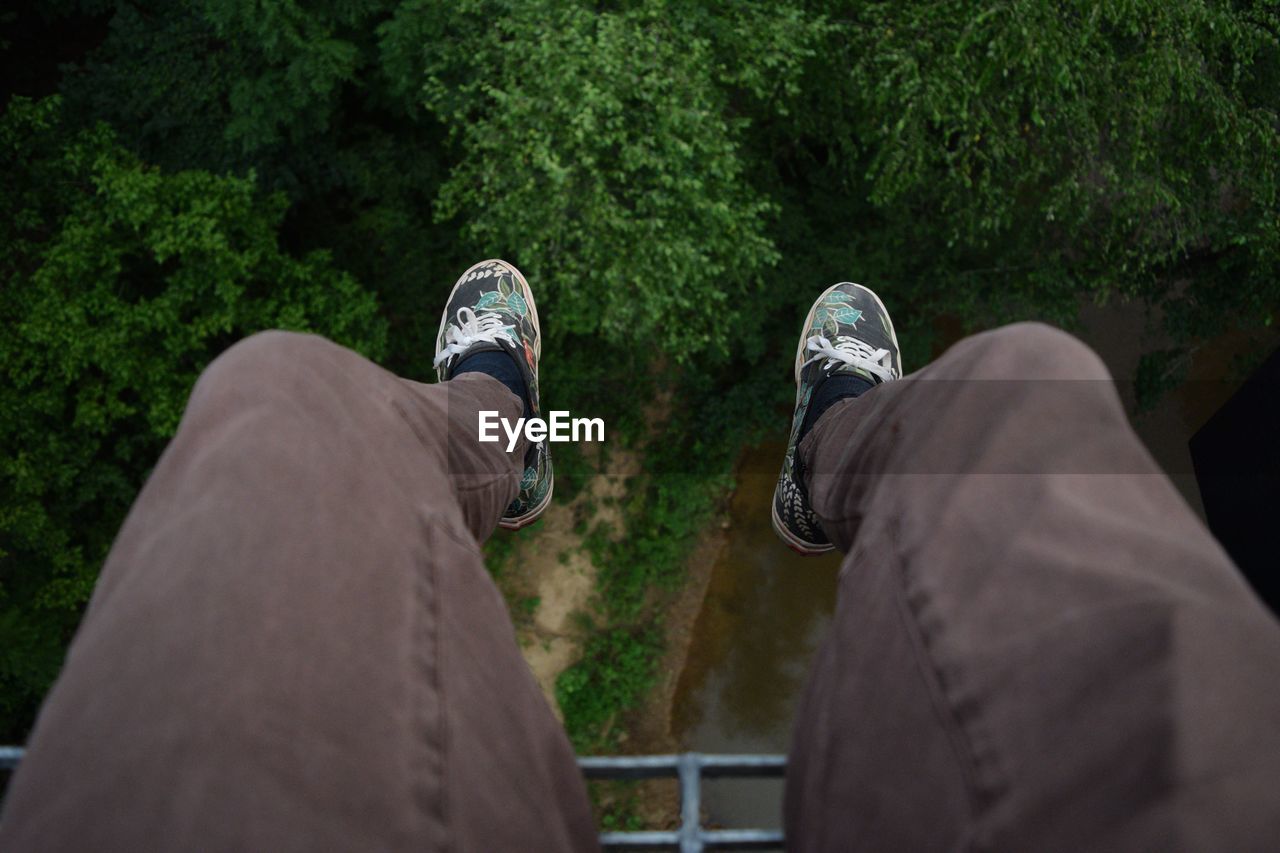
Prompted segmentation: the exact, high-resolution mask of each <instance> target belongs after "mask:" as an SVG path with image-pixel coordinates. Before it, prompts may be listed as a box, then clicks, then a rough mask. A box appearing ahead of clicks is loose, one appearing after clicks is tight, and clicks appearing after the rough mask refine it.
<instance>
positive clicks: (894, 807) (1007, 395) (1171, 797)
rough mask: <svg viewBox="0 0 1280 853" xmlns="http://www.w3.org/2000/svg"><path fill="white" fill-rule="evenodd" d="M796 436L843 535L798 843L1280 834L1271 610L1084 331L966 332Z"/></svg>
mask: <svg viewBox="0 0 1280 853" xmlns="http://www.w3.org/2000/svg"><path fill="white" fill-rule="evenodd" d="M799 458H800V460H801V463H802V467H803V469H804V472H805V477H806V484H807V488H808V493H809V498H810V500H811V504H812V508H813V511H814V512H815V513H816V516H817V517H818V519H819V520H820V523H821V527H822V528H823V530H824V531H825V533H826V536H827V537H829V539H830V541H831V542H832V543H833V544H834V545H835V547H837V548H839V549H840V550H842V551H844V552H846V554H847V556H846V558H845V561H844V566H843V569H842V571H841V576H840V590H839V599H838V604H837V611H836V615H835V619H834V623H833V627H832V630H831V634H830V636H829V637H828V639H827V640H826V642H825V644H824V646H823V648H822V649H821V651H820V653H819V656H818V658H817V660H816V662H815V664H814V667H813V670H812V672H811V674H810V678H809V682H808V686H807V688H806V692H805V694H804V697H803V699H802V703H801V707H800V710H799V713H798V717H797V723H796V728H795V738H794V743H793V747H792V752H791V763H790V766H789V768H788V783H787V793H786V827H787V833H788V838H789V842H790V846H792V847H793V848H794V849H797V850H815V849H822V850H856V849H864V850H955V849H969V848H980V849H997V850H1040V851H1043V850H1072V851H1075V850H1175V849H1177V850H1233V851H1246V850H1264V849H1274V845H1275V842H1276V839H1277V838H1280V790H1278V789H1277V786H1276V782H1277V780H1280V629H1278V627H1277V623H1276V622H1275V620H1274V619H1273V618H1272V617H1271V615H1270V614H1269V613H1268V612H1266V611H1265V609H1264V608H1263V607H1262V606H1261V604H1260V603H1259V601H1258V600H1257V599H1256V597H1255V596H1254V595H1253V594H1252V592H1251V591H1250V590H1249V589H1248V588H1247V586H1246V584H1245V582H1244V581H1243V580H1242V578H1241V577H1240V575H1239V574H1238V572H1237V571H1236V570H1235V568H1234V567H1233V566H1232V564H1231V563H1230V561H1229V559H1228V558H1227V556H1226V555H1225V553H1224V552H1223V551H1222V549H1221V548H1220V547H1219V546H1218V544H1217V543H1216V542H1215V541H1214V540H1213V539H1212V537H1211V536H1210V535H1209V533H1208V532H1207V531H1206V530H1205V528H1204V526H1203V525H1202V524H1201V523H1200V522H1199V520H1198V519H1196V518H1195V516H1194V515H1193V514H1192V513H1191V511H1190V510H1189V509H1188V507H1187V506H1186V504H1185V503H1184V502H1183V500H1182V499H1181V498H1180V496H1179V495H1178V494H1177V493H1176V492H1175V490H1174V489H1173V487H1172V485H1171V484H1170V483H1169V482H1168V480H1167V478H1165V477H1164V476H1163V474H1162V473H1161V472H1160V471H1159V469H1158V468H1157V466H1156V465H1155V464H1154V462H1153V461H1152V460H1151V458H1150V457H1149V455H1148V454H1147V452H1146V451H1145V449H1144V448H1143V447H1142V445H1141V443H1140V442H1139V440H1138V438H1137V437H1136V436H1135V435H1134V433H1133V431H1132V429H1131V428H1130V426H1129V424H1128V422H1127V420H1126V417H1125V414H1124V411H1123V408H1122V406H1121V404H1120V401H1119V398H1118V396H1117V394H1116V392H1115V390H1114V388H1113V386H1112V383H1111V382H1110V378H1109V376H1108V374H1107V371H1106V369H1105V368H1104V367H1103V365H1102V363H1101V362H1100V360H1099V359H1098V358H1097V356H1096V355H1094V354H1093V353H1092V352H1091V351H1090V350H1089V349H1088V348H1087V347H1085V346H1084V345H1083V344H1081V343H1079V342H1078V341H1077V340H1075V339H1074V338H1071V337H1070V336H1068V335H1066V334H1064V333H1062V332H1059V331H1056V330H1053V329H1050V328H1049V327H1046V326H1041V325H1035V324H1022V325H1017V326H1011V327H1007V328H1004V329H1000V330H997V331H994V332H989V333H986V334H982V335H977V336H975V337H972V338H969V339H967V340H965V341H963V342H961V343H959V344H957V345H956V346H955V347H953V348H952V349H951V350H949V351H948V352H947V353H946V354H945V355H944V356H943V357H942V358H940V359H939V360H938V361H936V362H935V363H934V364H932V365H930V366H929V367H927V368H925V369H924V370H922V371H920V372H919V373H917V374H916V375H914V376H912V377H908V378H907V379H905V380H902V381H896V382H885V383H883V384H879V385H877V386H876V387H874V388H873V389H872V390H870V391H867V392H866V393H865V394H863V395H862V396H859V397H857V398H852V399H847V400H844V401H842V402H840V403H837V404H836V405H834V406H833V407H832V408H831V409H830V410H829V411H827V413H826V414H825V415H824V416H823V417H822V418H821V419H820V420H819V421H818V422H817V423H816V425H814V427H813V429H812V431H811V432H810V433H809V434H808V435H807V436H806V437H805V438H804V440H803V442H801V444H800V451H799Z"/></svg>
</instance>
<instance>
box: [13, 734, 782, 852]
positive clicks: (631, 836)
mask: <svg viewBox="0 0 1280 853" xmlns="http://www.w3.org/2000/svg"><path fill="white" fill-rule="evenodd" d="M22 754H23V750H22V748H21V747H15V746H0V770H13V769H15V768H16V767H17V766H18V763H19V762H20V761H21V760H22ZM578 766H579V767H580V768H581V769H582V775H583V776H584V777H586V778H587V779H615V780H628V779H629V780H636V779H661V778H671V777H674V778H676V779H678V780H679V782H680V828H679V829H676V830H657V831H649V832H604V833H601V835H600V844H601V846H603V847H604V848H605V849H606V850H679V851H681V853H700V851H703V850H724V849H733V850H780V849H782V847H783V837H782V831H781V830H778V829H705V828H703V826H702V780H703V779H713V778H761V779H764V778H780V777H782V776H783V775H785V773H786V768H787V758H786V756H785V755H707V754H705V753H700V752H684V753H680V754H678V755H592V756H583V757H580V758H579V759H578Z"/></svg>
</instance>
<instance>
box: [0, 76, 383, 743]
mask: <svg viewBox="0 0 1280 853" xmlns="http://www.w3.org/2000/svg"><path fill="white" fill-rule="evenodd" d="M0 150H3V153H4V158H5V162H6V163H7V164H9V165H8V168H7V170H6V174H5V185H4V189H5V192H4V193H3V196H0V207H2V208H3V209H2V211H0V275H3V278H4V282H5V285H4V287H3V289H0V317H3V324H2V325H0V377H2V379H0V412H3V413H4V418H3V420H2V421H0V447H3V448H4V452H3V454H0V471H2V472H3V479H2V480H0V542H2V543H3V551H2V552H0V732H5V733H8V735H7V736H9V737H12V736H14V733H16V732H18V731H19V728H20V723H25V722H27V721H28V717H29V715H30V713H31V710H32V706H33V703H34V702H35V701H36V700H38V698H39V697H40V696H41V695H42V694H43V692H44V690H45V689H46V688H47V687H48V684H49V682H50V679H51V677H52V675H53V674H54V673H55V672H56V671H57V667H58V665H59V664H60V662H61V656H62V652H63V649H64V648H65V644H66V642H67V640H68V639H69V636H70V631H71V630H72V629H73V628H74V626H75V624H76V621H77V618H78V615H79V612H80V610H81V608H82V607H83V606H84V604H85V602H86V601H87V600H88V598H89V593H90V592H91V590H92V588H93V583H94V580H95V578H96V576H97V572H98V569H99V567H100V565H101V563H102V559H103V557H104V555H105V553H106V549H107V547H108V546H109V545H110V542H111V540H112V539H113V537H114V535H115V531H116V529H117V528H118V527H119V525H120V522H121V521H122V520H123V518H124V513H125V511H126V510H127V508H128V506H129V504H130V502H131V501H132V499H133V496H134V494H135V492H136V491H137V488H138V487H139V485H140V484H141V482H142V479H143V477H144V476H145V474H146V472H147V471H148V470H149V469H150V467H151V466H152V465H153V464H154V462H155V459H156V457H157V455H158V453H159V451H160V449H161V448H162V447H163V444H164V441H165V440H166V439H167V438H168V437H169V436H171V435H172V434H173V431H174V429H175V428H176V426H177V423H178V420H179V418H180V417H181V414H182V410H183V406H184V404H185V401H186V396H187V393H188V391H189V390H190V388H191V385H192V384H193V383H194V381H195V378H196V376H197V375H198V373H199V371H200V370H201V369H202V368H203V367H204V365H205V364H206V363H208V362H209V361H210V360H211V359H212V357H213V356H215V355H216V354H217V353H218V352H219V351H221V350H222V349H224V348H225V347H226V346H228V345H229V344H230V343H232V342H234V341H235V340H237V339H238V338H240V337H242V336H244V335H246V334H248V333H251V332H253V331H256V330H259V329H263V328H287V329H298V330H315V331H320V332H323V333H325V334H327V335H329V336H331V337H333V338H335V339H337V340H340V341H343V342H344V343H346V344H348V345H350V346H354V347H356V348H357V349H360V350H362V351H364V352H367V353H369V354H371V355H375V356H378V355H381V354H382V353H383V351H384V347H385V328H384V325H383V323H382V321H381V320H380V319H378V317H377V316H376V304H375V302H374V300H373V298H372V297H371V296H370V295H369V294H368V293H367V292H365V291H364V290H362V289H361V288H360V286H359V285H357V284H356V282H355V281H354V280H353V279H352V278H351V277H350V276H349V275H347V274H345V273H342V272H339V271H336V270H335V269H333V267H332V265H331V264H330V263H329V260H328V258H327V257H326V256H325V255H324V254H323V253H319V252H316V253H312V254H309V255H307V256H305V257H303V258H301V259H296V258H294V257H291V256H290V255H288V254H285V253H283V252H281V251H280V248H279V246H278V245H277V240H276V230H277V227H278V225H279V221H280V218H281V216H282V215H283V212H284V208H285V201H284V199H283V198H282V197H279V196H275V197H267V198H264V197H262V195H261V194H260V193H259V192H258V191H257V190H256V189H255V187H254V185H253V183H252V182H251V181H248V180H242V179H238V178H229V177H218V176H215V175H210V174H208V173H206V172H198V171H186V172H176V173H172V174H163V173H161V172H159V171H158V170H156V169H155V168H153V167H149V166H146V165H143V164H142V163H140V162H138V161H137V159H136V158H135V157H134V156H133V155H131V154H129V153H128V152H126V151H125V150H124V149H122V148H121V147H119V145H117V144H116V143H115V141H114V140H113V138H112V133H111V131H110V130H109V129H107V128H106V127H98V128H95V129H93V130H90V131H84V132H80V133H76V134H69V133H67V132H66V131H65V130H64V128H63V127H62V126H61V124H60V122H59V108H58V103H57V102H56V100H54V99H50V100H46V101H43V102H38V103H32V102H29V101H24V100H21V99H18V100H14V101H12V102H10V104H9V105H8V109H7V110H6V112H5V114H4V116H3V117H2V118H0Z"/></svg>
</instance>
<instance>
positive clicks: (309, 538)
mask: <svg viewBox="0 0 1280 853" xmlns="http://www.w3.org/2000/svg"><path fill="white" fill-rule="evenodd" d="M522 408H523V404H522V402H521V401H520V399H519V398H518V397H517V396H516V395H515V394H513V393H511V392H510V391H509V390H507V388H505V387H503V385H502V384H501V383H500V382H499V381H497V380H496V379H493V378H490V377H487V376H483V375H480V374H469V375H462V376H459V377H458V378H456V379H453V380H451V381H449V382H445V383H442V384H437V385H431V386H427V385H422V384H419V383H416V382H410V381H407V380H403V379H399V378H397V377H396V376H394V375H392V374H390V373H388V372H387V371H385V370H382V369H381V368H379V367H377V366H376V365H374V364H372V363H371V362H369V361H366V360H365V359H363V358H361V357H359V356H357V355H356V354H354V353H352V352H350V351H348V350H345V349H343V348H341V347H339V346H336V345H334V344H332V343H329V342H328V341H325V340H323V339H321V338H317V337H312V336H302V335H292V334H285V333H267V334H263V335H258V336H255V337H253V338H250V339H248V340H246V341H244V342H242V343H240V344H238V345H236V346H235V347H232V348H231V349H230V350H229V351H228V352H227V353H225V354H224V355H223V356H221V357H220V358H219V359H217V360H216V361H215V362H214V363H213V364H212V365H211V366H210V367H209V368H208V370H206V371H205V373H204V375H203V376H202V377H201V379H200V381H199V382H198V383H197V385H196V387H195V389H194V391H193V392H192V395H191V399H190V401H189V404H188V408H187V411H186V414H185V416H184V418H183V422H182V425H181V427H180V428H179V431H178V434H177V436H176V437H175V438H174V440H173V442H172V443H171V444H170V446H169V447H168V449H167V450H166V451H165V453H164V455H163V456H162V458H161V460H160V462H159V464H158V465H157V466H156V469H155V471H154V473H153V474H152V476H151V478H150V479H149V481H148V482H147V484H146V486H145V487H144V489H143V490H142V492H141V493H140V494H139V496H138V499H137V502H136V503H135V504H134V506H133V509H132V510H131V512H130V514H129V517H128V519H127V520H126V522H125V524H124V526H123V528H122V529H121V531H120V534H119V537H118V539H117V541H116V543H115V545H114V547H113V548H112V551H111V554H110V556H109V558H108V560H107V562H106V565H105V566H104V568H103V571H102V575H101V578H100V580H99V583H98V586H97V588H96V590H95V592H94V596H93V600H92V602H91V604H90V607H89V609H88V612H87V613H86V616H85V619H84V622H83V624H82V626H81V628H80V631H79V633H78V634H77V636H76V639H75V641H74V643H73V644H72V647H71V650H70V653H69V655H68V658H67V661H66V664H65V666H64V669H63V672H62V674H61V676H60V677H59V679H58V683H57V684H56V686H55V687H54V690H53V691H52V693H51V695H50V696H49V698H48V699H47V701H46V703H45V705H44V707H43V709H42V711H41V714H40V718H39V720H38V722H37V725H36V728H35V731H34V733H33V736H32V739H31V742H30V744H29V752H28V754H27V756H26V759H25V761H24V762H23V765H22V766H21V767H20V768H19V770H18V772H17V774H16V775H15V777H14V779H13V782H12V785H11V788H10V791H9V794H8V798H7V802H6V806H5V811H4V814H3V818H2V819H0V848H3V849H5V850H28V849H32V850H34V849H40V850H120V851H126V850H127V851H136V850H150V849H167V850H307V851H311V850H324V849H344V850H398V849H405V850H407V849H413V850H435V849H457V850H516V849H522V850H528V849H555V850H567V849H591V848H594V847H595V846H596V841H595V832H594V828H593V826H592V820H591V815H590V809H589V804H588V801H587V798H586V794H585V787H584V784H583V782H582V780H581V776H580V775H579V772H578V770H577V767H576V764H575V761H574V757H573V753H572V750H571V748H570V746H569V743H568V740H567V738H566V737H565V734H564V732H563V729H562V728H561V727H560V725H559V724H558V723H557V721H556V719H555V717H554V716H553V715H552V713H551V710H550V709H549V707H548V706H547V704H546V702H545V701H544V699H543V698H542V695H541V693H540V692H539V690H538V688H537V686H536V684H535V682H534V680H533V677H532V674H531V673H530V671H529V669H528V667H527V666H526V664H525V662H524V660H523V659H522V658H521V655H520V652H519V649H518V647H517V645H516V642H515V636H514V631H513V629H512V626H511V623H510V621H509V619H508V615H507V612H506V609H505V607H504V604H503V602H502V599H501V597H500V596H499V593H498V591H497V589H496V588H495V587H494V585H493V583H492V582H491V581H490V579H489V577H488V575H487V573H486V572H485V569H484V566H483V564H482V562H481V554H480V551H479V549H478V545H477V542H478V541H480V540H483V539H484V538H485V537H487V536H488V535H489V533H490V532H491V531H492V530H493V529H494V527H495V526H496V525H497V523H498V521H499V519H500V517H501V516H502V514H503V511H504V510H505V509H507V507H508V504H510V503H511V500H512V498H513V497H514V496H515V495H516V493H517V490H518V488H519V484H520V477H521V473H522V470H523V464H522V463H523V458H524V451H525V447H524V446H523V443H522V446H521V447H518V448H517V449H516V450H515V452H513V453H511V454H507V453H506V452H504V445H503V444H497V443H494V444H480V443H479V442H477V441H476V425H477V412H478V411H479V410H482V409H484V410H493V411H497V412H499V413H500V415H501V416H503V417H507V418H510V419H513V420H514V419H515V418H516V417H518V416H519V415H520V413H521V411H522Z"/></svg>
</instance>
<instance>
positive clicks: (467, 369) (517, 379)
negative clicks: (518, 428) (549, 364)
mask: <svg viewBox="0 0 1280 853" xmlns="http://www.w3.org/2000/svg"><path fill="white" fill-rule="evenodd" d="M463 373H483V374H485V375H487V376H492V377H493V378H494V379H496V380H498V381H499V382H501V383H502V384H503V385H506V386H507V387H508V388H510V389H511V393H512V394H515V395H516V396H517V397H519V398H520V399H521V400H522V401H524V417H526V418H528V417H531V416H532V415H533V407H532V406H531V405H529V387H528V386H527V385H525V382H524V375H523V374H522V373H521V372H520V367H519V366H518V365H517V364H516V361H515V359H514V358H512V357H511V356H509V355H507V353H505V352H503V351H502V350H494V349H491V350H485V351H484V352H477V353H472V354H471V355H469V356H467V357H466V358H464V359H463V360H462V361H460V362H458V366H457V367H455V368H454V369H453V376H450V377H449V378H450V379H453V378H455V377H457V376H459V375H461V374H463Z"/></svg>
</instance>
